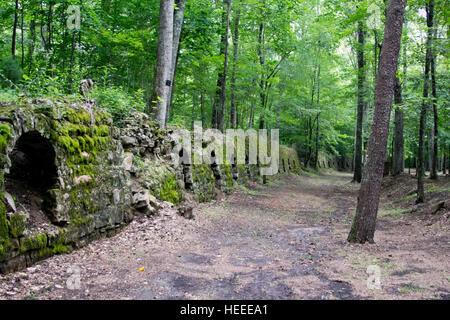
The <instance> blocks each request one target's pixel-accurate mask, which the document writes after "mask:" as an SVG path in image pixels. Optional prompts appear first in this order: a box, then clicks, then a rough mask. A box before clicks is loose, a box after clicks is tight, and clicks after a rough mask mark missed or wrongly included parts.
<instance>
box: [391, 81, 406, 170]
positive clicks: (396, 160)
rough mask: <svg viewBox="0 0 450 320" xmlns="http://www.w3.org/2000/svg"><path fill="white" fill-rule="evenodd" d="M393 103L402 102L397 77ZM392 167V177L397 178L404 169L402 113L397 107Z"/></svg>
mask: <svg viewBox="0 0 450 320" xmlns="http://www.w3.org/2000/svg"><path fill="white" fill-rule="evenodd" d="M394 103H395V104H396V105H397V106H401V105H402V103H403V101H402V86H401V84H400V80H399V79H398V77H396V78H395V87H394ZM392 162H393V166H392V175H393V176H397V175H399V174H401V173H403V170H404V169H405V151H404V139H403V111H402V110H401V109H399V108H398V107H397V108H396V109H395V128H394V147H393V159H392Z"/></svg>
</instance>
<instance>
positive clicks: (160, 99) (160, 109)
mask: <svg viewBox="0 0 450 320" xmlns="http://www.w3.org/2000/svg"><path fill="white" fill-rule="evenodd" d="M173 8H174V0H164V1H160V5H159V32H158V53H157V62H156V69H155V83H154V90H153V96H152V99H151V102H150V107H151V108H152V109H154V112H155V119H156V121H157V122H158V123H159V124H160V126H161V127H162V128H165V125H166V112H167V105H168V103H169V98H170V97H169V95H170V87H171V81H170V79H171V76H172V75H171V72H172V46H173V14H174V13H173V11H174V10H173ZM152 109H150V110H149V111H150V112H151V111H153V110H152Z"/></svg>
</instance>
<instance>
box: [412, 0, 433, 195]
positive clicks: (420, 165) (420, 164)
mask: <svg viewBox="0 0 450 320" xmlns="http://www.w3.org/2000/svg"><path fill="white" fill-rule="evenodd" d="M426 9H427V27H428V36H427V51H426V58H425V75H424V84H423V100H422V109H421V111H420V126H419V155H418V159H417V200H416V202H417V203H422V202H424V200H425V190H424V176H425V130H426V125H427V107H428V101H427V99H428V87H429V76H430V64H431V44H432V43H431V42H432V36H433V33H432V32H433V30H432V28H433V18H434V0H429V2H428V4H427V7H426Z"/></svg>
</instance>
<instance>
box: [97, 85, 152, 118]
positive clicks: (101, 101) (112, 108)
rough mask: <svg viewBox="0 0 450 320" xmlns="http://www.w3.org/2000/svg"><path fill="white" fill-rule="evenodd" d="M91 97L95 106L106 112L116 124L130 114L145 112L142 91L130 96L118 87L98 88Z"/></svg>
mask: <svg viewBox="0 0 450 320" xmlns="http://www.w3.org/2000/svg"><path fill="white" fill-rule="evenodd" d="M93 97H94V98H95V100H96V101H97V104H98V105H99V106H100V107H101V108H102V109H104V110H106V111H108V112H109V113H110V114H111V115H112V116H113V120H114V122H116V123H118V124H120V122H121V121H122V120H123V119H125V118H126V117H127V116H129V114H130V113H131V112H133V111H140V112H143V111H144V110H145V102H144V93H143V91H142V90H138V91H136V92H135V93H134V94H133V95H130V94H128V93H127V92H126V91H124V90H123V89H121V88H120V87H98V88H96V89H95V90H94V92H93Z"/></svg>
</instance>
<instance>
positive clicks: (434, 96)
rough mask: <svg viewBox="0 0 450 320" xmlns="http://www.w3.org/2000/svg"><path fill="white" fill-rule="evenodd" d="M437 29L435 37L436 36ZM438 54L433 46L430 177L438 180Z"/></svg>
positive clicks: (431, 65) (431, 63) (431, 64)
mask: <svg viewBox="0 0 450 320" xmlns="http://www.w3.org/2000/svg"><path fill="white" fill-rule="evenodd" d="M436 31H437V30H434V32H435V35H434V37H435V38H436ZM435 61H436V54H435V50H433V48H431V61H430V67H431V70H430V71H431V101H432V105H433V144H432V145H433V149H432V150H431V169H430V179H434V180H436V179H437V178H438V173H437V172H438V168H437V167H438V135H439V118H438V111H437V91H436V64H435Z"/></svg>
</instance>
